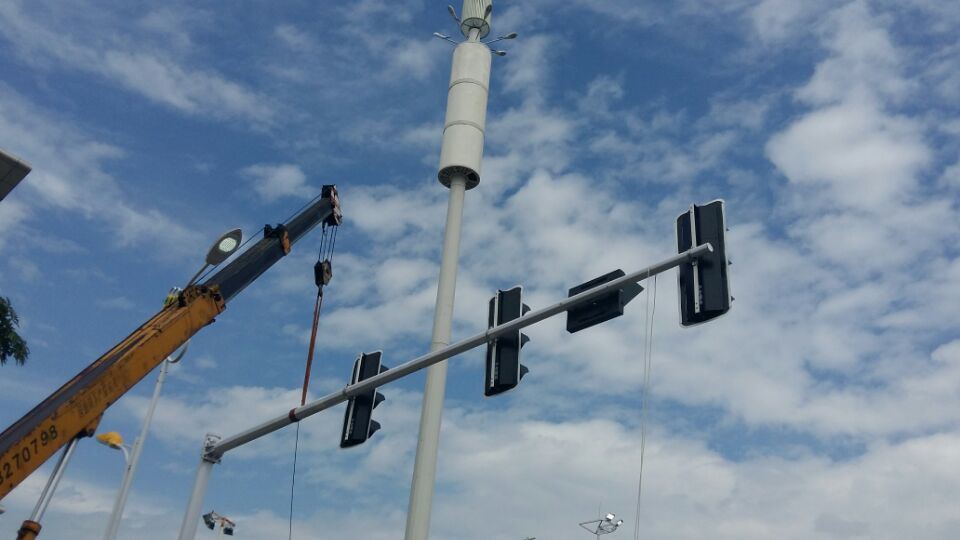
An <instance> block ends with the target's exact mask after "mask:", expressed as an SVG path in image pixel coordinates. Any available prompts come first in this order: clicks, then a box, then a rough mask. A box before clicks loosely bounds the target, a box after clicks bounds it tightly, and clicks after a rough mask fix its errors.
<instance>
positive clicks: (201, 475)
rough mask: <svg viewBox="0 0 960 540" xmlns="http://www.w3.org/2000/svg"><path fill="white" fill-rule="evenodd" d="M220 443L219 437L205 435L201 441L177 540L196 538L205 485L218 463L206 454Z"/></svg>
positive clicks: (211, 434) (205, 489)
mask: <svg viewBox="0 0 960 540" xmlns="http://www.w3.org/2000/svg"><path fill="white" fill-rule="evenodd" d="M219 441H220V436H219V435H215V434H213V433H207V436H206V438H205V439H204V441H203V452H201V454H200V466H199V467H197V476H196V477H195V478H194V479H193V490H192V491H191V492H190V500H189V501H188V502H187V511H186V512H185V513H184V514H183V523H181V524H180V536H178V537H177V538H179V540H193V539H194V537H196V536H197V525H198V524H199V521H200V512H201V505H203V497H204V495H205V494H206V493H207V483H209V482H210V473H212V472H213V465H214V464H215V463H216V462H217V461H219V460H216V459H211V458H210V457H208V456H207V452H208V451H209V450H210V449H211V448H213V446H214V445H215V444H217V443H218V442H219Z"/></svg>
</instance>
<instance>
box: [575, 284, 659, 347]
mask: <svg viewBox="0 0 960 540" xmlns="http://www.w3.org/2000/svg"><path fill="white" fill-rule="evenodd" d="M625 275H626V274H625V273H624V272H623V270H614V271H613V272H610V273H609V274H604V275H602V276H600V277H598V278H595V279H591V280H590V281H588V282H586V283H582V284H580V285H577V286H576V287H574V288H572V289H570V290H569V291H568V294H567V296H568V297H573V296H576V295H578V294H580V293H582V292H583V291H586V290H589V289H592V288H594V287H598V286H600V285H603V284H604V283H609V282H611V281H613V280H615V279H617V278H622V277H623V276H625ZM641 291H643V287H641V286H640V284H639V283H628V284H626V285H624V286H623V287H621V288H619V289H617V290H614V291H610V292H608V293H604V294H602V295H600V296H598V297H596V298H594V299H593V300H592V301H591V302H590V303H589V304H582V305H580V306H577V307H574V308H570V309H569V310H567V332H570V333H571V334H573V333H574V332H579V331H580V330H583V329H585V328H590V327H591V326H596V325H598V324H600V323H604V322H607V321H609V320H610V319H615V318H617V317H619V316H621V315H623V309H624V308H625V307H626V306H627V304H628V303H630V301H631V300H633V299H634V298H636V297H637V295H638V294H640V292H641Z"/></svg>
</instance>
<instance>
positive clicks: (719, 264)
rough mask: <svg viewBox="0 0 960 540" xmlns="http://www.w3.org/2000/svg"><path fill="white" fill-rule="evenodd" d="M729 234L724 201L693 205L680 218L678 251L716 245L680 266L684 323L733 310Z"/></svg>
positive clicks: (681, 310) (681, 311)
mask: <svg viewBox="0 0 960 540" xmlns="http://www.w3.org/2000/svg"><path fill="white" fill-rule="evenodd" d="M725 233H726V216H725V213H724V204H723V201H722V200H716V201H713V202H711V203H707V204H705V205H703V206H697V205H692V206H691V207H690V210H689V211H687V212H685V213H683V214H681V215H680V216H679V217H678V218H677V250H678V253H682V252H684V251H686V250H688V249H691V248H694V247H696V246H700V245H703V244H706V243H709V244H710V245H711V246H712V247H713V252H711V253H707V254H705V255H703V256H702V257H700V258H699V259H697V260H696V261H694V262H693V263H691V264H683V265H680V267H679V274H678V280H679V285H680V324H681V325H683V326H692V325H695V324H699V323H702V322H706V321H709V320H710V319H713V318H716V317H719V316H720V315H723V314H724V313H726V312H727V311H729V310H730V301H731V300H732V298H731V297H730V285H729V280H728V278H727V264H728V262H727V252H726V244H725V242H724V237H725Z"/></svg>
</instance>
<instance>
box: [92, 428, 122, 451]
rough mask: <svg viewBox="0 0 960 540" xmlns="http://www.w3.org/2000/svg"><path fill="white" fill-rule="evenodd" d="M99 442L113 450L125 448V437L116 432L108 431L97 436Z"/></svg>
mask: <svg viewBox="0 0 960 540" xmlns="http://www.w3.org/2000/svg"><path fill="white" fill-rule="evenodd" d="M97 440H98V441H100V442H101V443H102V444H105V445H107V446H109V447H110V448H113V449H115V450H116V449H118V448H122V447H123V436H122V435H120V434H119V433H117V432H116V431H108V432H107V433H101V434H99V435H97Z"/></svg>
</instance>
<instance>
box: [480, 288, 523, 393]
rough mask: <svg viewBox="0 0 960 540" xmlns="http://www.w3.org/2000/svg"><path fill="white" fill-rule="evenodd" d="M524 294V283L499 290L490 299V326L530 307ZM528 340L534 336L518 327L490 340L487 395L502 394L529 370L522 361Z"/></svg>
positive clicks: (488, 321) (485, 383) (485, 391)
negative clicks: (528, 335) (523, 298)
mask: <svg viewBox="0 0 960 540" xmlns="http://www.w3.org/2000/svg"><path fill="white" fill-rule="evenodd" d="M522 295H523V287H520V286H517V287H514V288H512V289H509V290H506V291H497V295H496V296H494V297H493V298H491V299H490V312H489V317H488V319H487V325H488V327H489V328H493V327H494V326H500V325H501V324H504V323H507V322H510V321H512V320H514V319H517V318H519V317H521V316H522V315H524V314H526V313H527V312H528V311H530V307H529V306H527V305H525V304H524V303H523V301H522V300H521V298H522ZM528 341H530V338H528V337H527V336H526V335H525V334H521V333H520V330H516V331H515V332H510V333H509V334H505V335H502V336H500V337H498V338H496V339H495V340H493V341H491V342H490V343H487V362H486V366H487V369H486V377H485V378H484V385H483V395H485V396H495V395H497V394H502V393H503V392H506V391H507V390H510V389H513V388H515V387H516V386H517V385H518V384H520V380H521V379H523V376H524V375H526V374H527V373H528V372H529V370H528V369H527V367H526V366H524V365H523V364H521V363H520V349H521V348H522V347H523V346H524V345H526V344H527V342H528Z"/></svg>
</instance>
